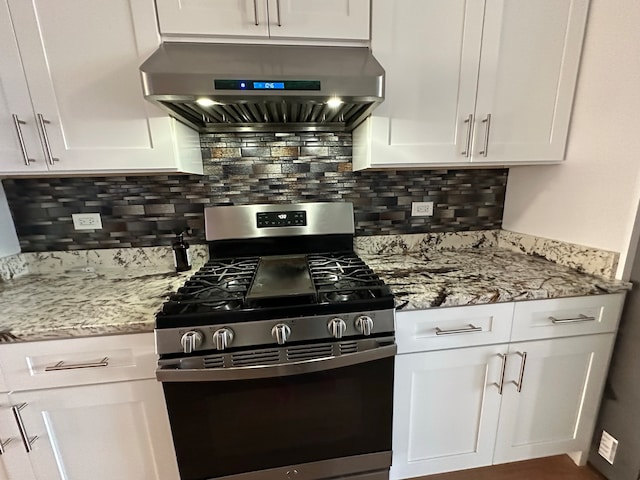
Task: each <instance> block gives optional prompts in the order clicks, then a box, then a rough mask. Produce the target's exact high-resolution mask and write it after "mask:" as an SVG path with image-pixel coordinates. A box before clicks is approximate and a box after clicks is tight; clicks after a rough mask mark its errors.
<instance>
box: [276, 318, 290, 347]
mask: <svg viewBox="0 0 640 480" xmlns="http://www.w3.org/2000/svg"><path fill="white" fill-rule="evenodd" d="M271 336H272V337H273V338H274V339H275V340H276V342H278V345H284V344H285V342H286V341H287V340H288V339H289V337H290V336H291V328H289V325H287V324H286V323H279V324H277V325H276V326H275V327H273V328H272V329H271Z"/></svg>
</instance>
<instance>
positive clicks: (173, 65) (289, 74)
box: [140, 43, 384, 132]
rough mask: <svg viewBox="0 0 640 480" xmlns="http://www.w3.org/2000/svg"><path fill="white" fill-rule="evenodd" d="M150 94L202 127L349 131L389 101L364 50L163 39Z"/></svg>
mask: <svg viewBox="0 0 640 480" xmlns="http://www.w3.org/2000/svg"><path fill="white" fill-rule="evenodd" d="M140 71H141V72H142V79H143V86H144V95H145V98H147V99H148V100H150V101H152V102H153V103H155V104H157V105H159V106H160V107H161V108H163V109H165V110H166V111H167V112H169V114H170V115H172V116H174V117H175V118H177V119H178V120H180V121H181V122H183V123H185V124H187V125H189V126H191V127H192V128H195V129H196V130H198V131H200V132H229V131H300V130H302V131H304V130H307V131H342V130H347V131H350V130H352V129H354V128H355V127H356V126H357V125H358V124H359V123H360V122H362V121H363V120H364V119H365V118H366V117H367V116H368V115H369V114H370V113H371V111H372V110H373V109H374V108H375V107H376V105H377V104H379V103H380V102H382V100H383V99H384V70H383V68H382V67H381V66H380V64H379V63H378V62H377V60H376V59H375V58H374V57H373V55H371V52H370V51H369V49H368V48H364V47H323V46H290V45H236V44H205V43H163V44H162V45H161V46H160V48H159V49H158V50H157V51H156V52H155V53H154V54H153V55H151V57H149V58H148V59H147V60H146V61H145V62H144V63H143V64H142V66H141V67H140Z"/></svg>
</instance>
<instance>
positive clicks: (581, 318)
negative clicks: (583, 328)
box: [549, 314, 596, 323]
mask: <svg viewBox="0 0 640 480" xmlns="http://www.w3.org/2000/svg"><path fill="white" fill-rule="evenodd" d="M595 319H596V317H588V316H586V315H583V314H580V315H578V316H577V317H573V318H556V317H549V320H551V321H552V322H553V323H578V322H593V321H594V320H595Z"/></svg>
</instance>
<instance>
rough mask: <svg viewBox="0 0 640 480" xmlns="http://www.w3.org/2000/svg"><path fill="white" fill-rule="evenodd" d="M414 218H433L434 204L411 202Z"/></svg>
mask: <svg viewBox="0 0 640 480" xmlns="http://www.w3.org/2000/svg"><path fill="white" fill-rule="evenodd" d="M411 216H412V217H431V216H433V202H411Z"/></svg>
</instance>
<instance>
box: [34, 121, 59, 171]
mask: <svg viewBox="0 0 640 480" xmlns="http://www.w3.org/2000/svg"><path fill="white" fill-rule="evenodd" d="M36 118H37V119H38V125H40V132H41V133H42V141H43V142H44V150H45V154H46V155H47V160H48V161H49V165H53V162H57V161H58V160H60V159H59V158H55V157H54V156H53V154H52V153H51V144H50V143H49V136H48V135H47V124H48V123H51V122H50V121H49V120H45V118H44V117H43V116H42V114H41V113H38V114H37V115H36Z"/></svg>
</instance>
